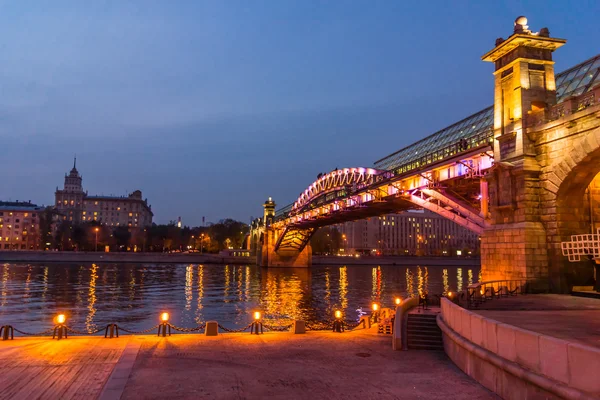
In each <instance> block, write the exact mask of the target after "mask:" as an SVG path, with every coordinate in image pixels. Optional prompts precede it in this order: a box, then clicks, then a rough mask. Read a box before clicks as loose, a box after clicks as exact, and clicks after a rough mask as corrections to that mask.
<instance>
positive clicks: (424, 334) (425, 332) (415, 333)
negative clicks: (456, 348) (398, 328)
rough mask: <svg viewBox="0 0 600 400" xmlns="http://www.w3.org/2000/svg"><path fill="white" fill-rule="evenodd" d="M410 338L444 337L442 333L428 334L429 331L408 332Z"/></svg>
mask: <svg viewBox="0 0 600 400" xmlns="http://www.w3.org/2000/svg"><path fill="white" fill-rule="evenodd" d="M406 333H407V335H408V337H419V336H423V337H442V335H441V333H440V332H428V331H407V332H406Z"/></svg>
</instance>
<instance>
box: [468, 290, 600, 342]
mask: <svg viewBox="0 0 600 400" xmlns="http://www.w3.org/2000/svg"><path fill="white" fill-rule="evenodd" d="M471 311H474V312H476V313H478V314H481V315H483V316H485V317H487V318H491V319H495V320H497V321H500V322H503V323H505V324H509V325H514V326H517V327H519V328H523V329H528V330H530V331H534V332H538V333H541V334H544V335H548V336H554V337H557V338H560V339H565V340H569V341H571V342H576V343H581V344H585V345H588V346H594V347H598V348H600V299H591V298H585V297H575V296H569V295H557V294H540V295H525V296H515V297H508V298H501V299H494V300H491V301H487V302H485V303H483V304H482V305H481V306H480V307H479V308H475V309H472V310H471Z"/></svg>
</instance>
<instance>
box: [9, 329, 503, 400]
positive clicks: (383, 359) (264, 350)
mask: <svg viewBox="0 0 600 400" xmlns="http://www.w3.org/2000/svg"><path fill="white" fill-rule="evenodd" d="M9 398H10V399H29V398H40V399H57V398H60V399H78V398H85V399H93V398H102V399H118V398H122V399H154V398H156V399H166V398H174V399H198V398H200V399H201V398H210V399H261V398H273V399H306V398H313V399H319V398H328V399H342V398H344V399H353V398H361V399H419V398H421V399H444V400H446V399H449V398H451V399H493V398H497V397H496V396H495V395H494V394H493V393H491V392H489V391H488V390H486V389H485V388H483V387H482V386H480V385H479V384H478V383H476V382H475V381H474V380H472V379H471V378H469V377H468V376H466V375H465V374H463V373H462V372H461V371H460V370H459V369H458V368H456V367H455V366H454V364H453V363H452V362H451V361H450V360H449V359H448V358H447V357H446V355H445V354H444V353H440V352H425V351H408V352H394V351H392V350H391V338H390V336H382V335H377V334H376V333H375V328H372V329H370V330H368V331H355V332H346V333H343V334H335V333H332V332H309V333H307V334H306V335H293V334H290V333H266V334H264V335H260V336H256V335H250V334H248V333H246V334H224V335H220V336H219V337H206V336H203V335H174V336H171V337H168V338H159V337H156V336H123V337H121V338H119V339H104V338H98V337H93V338H81V337H76V338H72V337H70V338H69V339H66V340H61V341H53V340H51V339H49V338H18V339H15V340H14V341H4V342H0V399H9Z"/></svg>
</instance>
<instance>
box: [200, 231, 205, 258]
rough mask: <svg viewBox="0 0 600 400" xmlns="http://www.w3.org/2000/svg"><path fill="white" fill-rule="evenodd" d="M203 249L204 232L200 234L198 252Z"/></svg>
mask: <svg viewBox="0 0 600 400" xmlns="http://www.w3.org/2000/svg"><path fill="white" fill-rule="evenodd" d="M203 249H204V233H203V234H201V235H200V254H202V250H203Z"/></svg>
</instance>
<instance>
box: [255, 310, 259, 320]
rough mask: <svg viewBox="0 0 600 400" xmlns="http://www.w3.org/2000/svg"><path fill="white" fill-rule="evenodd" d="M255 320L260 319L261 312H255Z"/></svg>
mask: <svg viewBox="0 0 600 400" xmlns="http://www.w3.org/2000/svg"><path fill="white" fill-rule="evenodd" d="M254 319H255V320H257V321H258V320H259V319H260V311H254Z"/></svg>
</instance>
